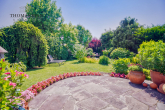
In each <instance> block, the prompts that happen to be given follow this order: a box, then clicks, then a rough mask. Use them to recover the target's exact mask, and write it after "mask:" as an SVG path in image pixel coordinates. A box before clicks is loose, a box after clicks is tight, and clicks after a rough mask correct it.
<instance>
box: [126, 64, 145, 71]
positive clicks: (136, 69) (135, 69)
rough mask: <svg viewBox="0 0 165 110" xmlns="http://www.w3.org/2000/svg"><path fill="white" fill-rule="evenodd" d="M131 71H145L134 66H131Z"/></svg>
mask: <svg viewBox="0 0 165 110" xmlns="http://www.w3.org/2000/svg"><path fill="white" fill-rule="evenodd" d="M128 70H129V71H131V70H132V71H143V69H142V67H140V66H138V65H133V66H130V67H129V68H128Z"/></svg>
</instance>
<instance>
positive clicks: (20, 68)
mask: <svg viewBox="0 0 165 110" xmlns="http://www.w3.org/2000/svg"><path fill="white" fill-rule="evenodd" d="M8 66H10V68H11V69H12V70H17V71H21V72H25V71H26V69H27V68H26V65H25V64H24V63H23V62H19V63H11V64H9V63H8Z"/></svg>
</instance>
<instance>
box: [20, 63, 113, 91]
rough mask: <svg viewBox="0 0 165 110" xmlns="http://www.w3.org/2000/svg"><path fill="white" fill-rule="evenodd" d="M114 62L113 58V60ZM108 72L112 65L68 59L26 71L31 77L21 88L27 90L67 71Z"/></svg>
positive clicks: (110, 70)
mask: <svg viewBox="0 0 165 110" xmlns="http://www.w3.org/2000/svg"><path fill="white" fill-rule="evenodd" d="M111 62H112V60H111ZM86 71H88V72H89V71H91V72H106V73H110V72H112V71H113V69H112V65H111V64H109V65H101V64H97V63H78V60H72V61H66V63H65V64H64V65H61V66H59V65H58V64H57V63H53V64H50V66H49V64H48V65H46V66H45V67H43V68H40V69H31V70H28V71H26V72H25V73H26V74H28V75H29V78H28V79H26V81H25V82H24V84H23V85H22V87H21V89H22V90H26V89H27V88H29V87H30V86H31V85H33V84H36V83H37V82H40V81H43V80H46V79H48V78H50V77H51V76H56V75H59V74H63V73H67V72H69V73H70V72H86Z"/></svg>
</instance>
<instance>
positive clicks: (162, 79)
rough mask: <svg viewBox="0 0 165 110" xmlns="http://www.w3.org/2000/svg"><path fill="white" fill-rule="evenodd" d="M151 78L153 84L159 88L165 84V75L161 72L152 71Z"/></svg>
mask: <svg viewBox="0 0 165 110" xmlns="http://www.w3.org/2000/svg"><path fill="white" fill-rule="evenodd" d="M150 76H151V79H152V82H153V83H155V84H157V86H158V87H159V85H160V84H162V83H165V75H163V74H160V72H156V71H152V70H150Z"/></svg>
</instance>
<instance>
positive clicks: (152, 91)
mask: <svg viewBox="0 0 165 110" xmlns="http://www.w3.org/2000/svg"><path fill="white" fill-rule="evenodd" d="M129 84H130V85H131V86H132V87H134V88H138V89H142V90H144V91H145V92H146V93H148V94H149V95H150V96H151V97H155V98H156V99H157V100H159V101H160V102H162V103H164V104H165V95H164V94H162V93H160V92H158V91H157V90H156V89H151V88H150V87H149V86H148V87H147V88H146V87H144V86H142V85H141V84H134V83H132V82H129Z"/></svg>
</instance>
